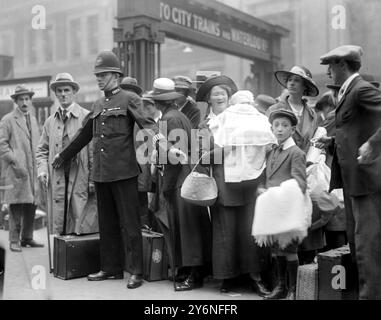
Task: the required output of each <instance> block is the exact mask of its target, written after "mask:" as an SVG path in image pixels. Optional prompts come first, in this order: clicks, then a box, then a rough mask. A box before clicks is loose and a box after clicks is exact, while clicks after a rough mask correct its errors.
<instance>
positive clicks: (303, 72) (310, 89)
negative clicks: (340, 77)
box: [275, 66, 319, 97]
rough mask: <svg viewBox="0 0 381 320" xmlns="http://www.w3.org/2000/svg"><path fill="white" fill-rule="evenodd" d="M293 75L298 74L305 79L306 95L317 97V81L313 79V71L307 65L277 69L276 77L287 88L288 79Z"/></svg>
mask: <svg viewBox="0 0 381 320" xmlns="http://www.w3.org/2000/svg"><path fill="white" fill-rule="evenodd" d="M291 75H297V76H299V77H301V78H302V79H303V80H304V83H305V84H306V87H307V89H306V91H307V92H306V93H305V94H304V95H305V96H310V97H316V96H317V95H319V89H318V87H317V86H316V84H315V82H314V81H313V80H312V75H311V72H310V71H309V70H308V69H307V68H305V67H299V66H294V67H292V68H291V70H290V71H284V70H281V71H275V78H276V79H277V80H278V82H279V83H280V84H281V85H282V87H285V88H287V80H288V78H289V77H290V76H291Z"/></svg>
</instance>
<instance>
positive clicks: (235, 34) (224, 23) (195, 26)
mask: <svg viewBox="0 0 381 320" xmlns="http://www.w3.org/2000/svg"><path fill="white" fill-rule="evenodd" d="M191 3H192V2H191V1H190V2H179V1H173V0H165V1H162V2H161V3H160V18H161V19H162V20H163V21H166V22H169V23H172V24H176V25H179V26H182V27H184V28H187V29H191V30H193V31H196V32H199V33H202V34H207V35H209V36H212V37H215V38H218V39H223V40H227V41H229V42H232V43H235V44H239V45H242V46H244V47H248V48H251V49H255V50H258V51H260V52H263V53H269V52H270V45H269V39H268V38H267V37H265V36H264V35H262V34H258V33H257V32H254V31H253V30H254V29H255V28H254V26H250V25H248V24H245V23H240V22H239V21H237V20H234V19H228V18H227V17H226V15H225V14H218V13H216V12H215V11H214V10H209V9H208V8H206V7H204V8H202V7H200V6H196V5H191Z"/></svg>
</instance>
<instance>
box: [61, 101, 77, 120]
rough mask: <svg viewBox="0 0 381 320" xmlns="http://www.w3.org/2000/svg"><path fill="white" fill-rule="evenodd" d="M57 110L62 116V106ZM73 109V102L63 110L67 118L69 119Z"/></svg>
mask: <svg viewBox="0 0 381 320" xmlns="http://www.w3.org/2000/svg"><path fill="white" fill-rule="evenodd" d="M59 108H60V112H61V114H62V111H63V110H64V108H62V106H60V107H59ZM73 108H74V102H73V103H72V104H71V105H70V106H68V107H67V108H66V109H65V110H66V114H67V116H68V117H69V113H72V112H73Z"/></svg>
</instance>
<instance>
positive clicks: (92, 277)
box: [87, 270, 124, 281]
mask: <svg viewBox="0 0 381 320" xmlns="http://www.w3.org/2000/svg"><path fill="white" fill-rule="evenodd" d="M123 277H124V275H123V272H122V273H117V274H114V273H108V272H105V271H102V270H101V271H99V272H98V273H92V274H89V275H88V276H87V280H89V281H103V280H118V279H123Z"/></svg>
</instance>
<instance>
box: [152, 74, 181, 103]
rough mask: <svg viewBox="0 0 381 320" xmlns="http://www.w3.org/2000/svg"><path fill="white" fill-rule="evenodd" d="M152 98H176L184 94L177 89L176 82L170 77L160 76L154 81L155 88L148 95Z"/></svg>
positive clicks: (162, 99)
mask: <svg viewBox="0 0 381 320" xmlns="http://www.w3.org/2000/svg"><path fill="white" fill-rule="evenodd" d="M145 97H146V98H150V99H152V100H158V101H165V100H167V101H169V100H176V99H179V98H181V97H183V95H182V94H181V93H179V92H176V91H175V83H174V82H173V81H172V80H171V79H169V78H158V79H155V81H154V82H153V89H152V91H150V92H149V93H148V94H147V95H146V96H145Z"/></svg>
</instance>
